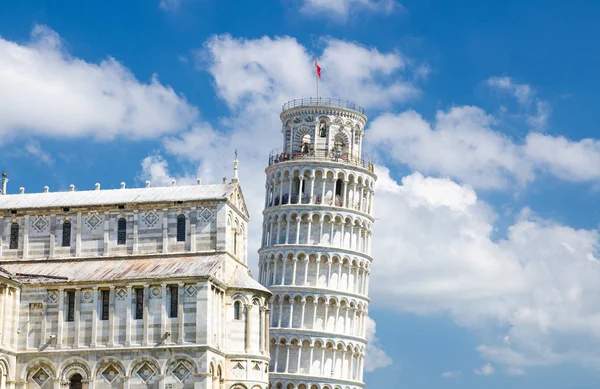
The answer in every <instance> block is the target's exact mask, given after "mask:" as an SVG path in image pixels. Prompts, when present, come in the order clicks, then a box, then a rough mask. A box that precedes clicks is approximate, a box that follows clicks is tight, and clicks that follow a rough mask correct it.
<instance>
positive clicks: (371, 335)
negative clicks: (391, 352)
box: [365, 316, 392, 372]
mask: <svg viewBox="0 0 600 389" xmlns="http://www.w3.org/2000/svg"><path fill="white" fill-rule="evenodd" d="M366 337H367V341H368V342H369V344H368V345H367V351H366V357H365V371H366V372H372V371H375V370H377V369H380V368H383V367H387V366H389V365H391V364H392V359H391V358H390V357H389V356H388V355H387V354H386V352H385V351H384V350H383V349H382V348H381V345H380V342H379V338H378V337H377V330H376V324H375V321H374V320H373V319H371V318H370V317H368V316H367V327H366Z"/></svg>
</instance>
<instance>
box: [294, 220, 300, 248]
mask: <svg viewBox="0 0 600 389" xmlns="http://www.w3.org/2000/svg"><path fill="white" fill-rule="evenodd" d="M296 220H297V221H296V241H295V242H294V243H295V244H300V216H298V215H296Z"/></svg>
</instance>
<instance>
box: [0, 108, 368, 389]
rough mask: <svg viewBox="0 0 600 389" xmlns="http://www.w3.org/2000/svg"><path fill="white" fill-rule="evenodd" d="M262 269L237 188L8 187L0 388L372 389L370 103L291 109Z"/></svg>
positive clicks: (271, 194) (2, 198)
mask: <svg viewBox="0 0 600 389" xmlns="http://www.w3.org/2000/svg"><path fill="white" fill-rule="evenodd" d="M280 117H281V120H282V122H283V127H282V133H283V148H282V150H279V151H276V152H273V153H272V154H271V156H270V158H269V164H268V167H267V168H266V175H267V181H266V194H265V204H264V206H265V209H264V212H263V214H264V220H263V233H262V242H261V248H260V250H259V279H260V283H259V282H258V281H256V280H254V279H253V278H252V276H251V274H250V271H249V268H248V255H247V244H248V233H247V231H248V222H249V214H248V210H247V208H246V204H245V202H244V197H243V195H242V191H241V187H240V185H239V182H238V161H237V157H236V159H235V160H234V175H233V179H232V180H231V182H229V183H226V181H225V179H224V180H223V183H222V184H214V185H204V184H202V185H201V184H200V181H198V183H197V185H187V186H177V185H176V183H175V182H174V181H173V183H172V186H170V187H158V188H154V187H150V183H149V182H146V186H145V187H144V188H134V189H128V188H126V187H125V184H124V183H121V188H120V189H109V190H105V189H102V190H101V189H100V184H96V185H95V190H86V191H79V190H75V187H74V186H73V185H71V187H70V190H67V191H61V192H51V191H50V190H49V188H48V187H44V191H43V192H42V193H31V194H29V193H25V190H24V189H23V188H20V190H19V192H20V193H18V194H6V193H7V191H6V189H7V183H8V177H7V175H6V173H4V174H3V176H2V194H1V195H0V389H67V388H68V389H363V388H364V387H365V384H364V382H363V365H364V358H365V349H366V345H367V340H366V323H367V321H366V319H367V315H368V307H369V302H370V300H369V298H368V291H369V274H370V269H371V263H372V261H373V258H372V257H371V234H372V227H373V222H374V219H373V196H374V185H375V180H376V175H375V173H374V169H373V165H372V164H371V163H370V162H369V161H368V160H367V159H365V157H364V156H363V153H362V140H363V136H364V133H365V132H364V129H365V125H366V121H367V118H366V116H365V114H364V111H363V109H362V108H361V107H359V106H357V105H355V104H351V103H348V102H346V101H340V100H331V99H302V100H293V101H290V102H289V103H287V104H285V105H284V106H283V112H282V113H281V116H280Z"/></svg>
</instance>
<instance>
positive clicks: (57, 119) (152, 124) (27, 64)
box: [0, 26, 197, 139]
mask: <svg viewBox="0 0 600 389" xmlns="http://www.w3.org/2000/svg"><path fill="white" fill-rule="evenodd" d="M0 69H2V70H1V71H0V85H2V88H0V137H6V136H11V137H13V136H18V135H22V134H27V133H29V134H40V135H46V136H63V137H80V136H91V137H94V138H97V139H112V138H115V137H117V136H123V137H127V138H150V137H156V136H159V135H161V134H164V133H169V132H175V131H179V130H182V129H185V128H187V127H188V126H189V125H190V124H191V123H193V122H194V121H195V120H196V117H197V110H196V109H195V108H194V107H192V106H190V105H189V104H187V102H186V101H185V99H184V98H183V97H181V96H179V95H177V94H176V93H175V92H174V91H173V89H171V88H170V87H168V86H164V85H162V84H161V83H160V82H159V81H158V78H157V77H156V76H152V79H151V80H150V82H148V83H144V82H140V81H138V80H137V79H136V78H135V76H134V75H133V74H132V73H131V72H130V71H129V70H128V69H127V68H125V67H124V66H123V65H121V64H120V63H119V62H117V61H116V60H115V59H114V58H110V57H109V58H107V59H105V60H103V61H101V62H100V63H91V62H86V61H84V60H82V59H78V58H74V57H72V56H71V55H69V53H67V51H66V49H65V45H63V42H62V40H61V38H60V37H59V35H58V34H57V33H56V32H54V31H52V30H50V29H48V28H47V27H44V26H36V27H35V28H34V29H33V31H32V34H31V40H30V41H29V42H28V43H25V44H18V43H15V42H11V41H8V40H6V39H2V38H0Z"/></svg>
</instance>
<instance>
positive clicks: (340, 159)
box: [269, 150, 375, 173]
mask: <svg viewBox="0 0 600 389" xmlns="http://www.w3.org/2000/svg"><path fill="white" fill-rule="evenodd" d="M300 159H302V160H306V161H325V162H337V163H342V164H348V165H353V166H359V167H362V168H365V169H367V170H369V171H370V172H372V173H373V172H374V171H375V170H374V166H373V161H371V160H370V159H368V158H357V157H353V156H351V155H348V154H344V153H339V152H336V151H325V150H317V151H311V152H309V153H292V154H288V153H280V152H279V150H273V151H272V152H271V155H270V156H269V166H271V165H273V164H276V163H281V162H287V161H294V160H300Z"/></svg>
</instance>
